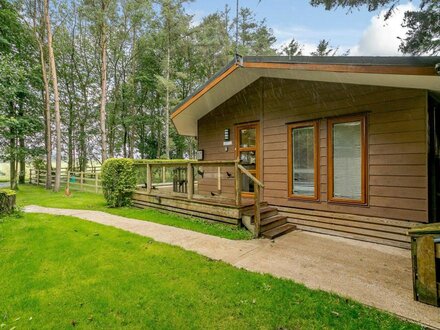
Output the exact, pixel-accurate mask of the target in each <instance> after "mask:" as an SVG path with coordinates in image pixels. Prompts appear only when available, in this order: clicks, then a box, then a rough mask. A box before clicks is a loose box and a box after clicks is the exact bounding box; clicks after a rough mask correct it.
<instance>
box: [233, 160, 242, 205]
mask: <svg viewBox="0 0 440 330" xmlns="http://www.w3.org/2000/svg"><path fill="white" fill-rule="evenodd" d="M234 177H235V205H236V206H241V172H240V169H239V168H238V162H235V165H234Z"/></svg>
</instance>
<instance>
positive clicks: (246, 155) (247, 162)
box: [240, 151, 256, 170]
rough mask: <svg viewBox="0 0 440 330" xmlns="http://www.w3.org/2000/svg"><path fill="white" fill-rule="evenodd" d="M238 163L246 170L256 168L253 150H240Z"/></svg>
mask: <svg viewBox="0 0 440 330" xmlns="http://www.w3.org/2000/svg"><path fill="white" fill-rule="evenodd" d="M240 164H241V165H243V166H244V167H245V168H246V169H248V170H255V169H256V154H255V151H242V152H240Z"/></svg>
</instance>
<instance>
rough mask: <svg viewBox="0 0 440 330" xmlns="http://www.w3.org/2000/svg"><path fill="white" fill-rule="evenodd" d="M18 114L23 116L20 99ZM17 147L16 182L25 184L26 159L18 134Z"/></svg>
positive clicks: (21, 140) (21, 137)
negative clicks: (18, 170) (18, 168)
mask: <svg viewBox="0 0 440 330" xmlns="http://www.w3.org/2000/svg"><path fill="white" fill-rule="evenodd" d="M18 115H19V116H20V117H23V116H24V110H23V100H20V105H19V110H18ZM18 147H19V154H18V157H17V161H18V162H19V164H20V172H19V173H18V183H19V184H25V176H26V161H25V153H24V147H25V143H24V136H23V135H22V134H20V136H19V138H18Z"/></svg>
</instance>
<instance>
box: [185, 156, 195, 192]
mask: <svg viewBox="0 0 440 330" xmlns="http://www.w3.org/2000/svg"><path fill="white" fill-rule="evenodd" d="M186 177H187V179H186V180H187V182H188V187H187V194H188V199H192V198H193V195H194V168H193V165H192V164H191V163H188V165H187V170H186Z"/></svg>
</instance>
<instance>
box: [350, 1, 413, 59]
mask: <svg viewBox="0 0 440 330" xmlns="http://www.w3.org/2000/svg"><path fill="white" fill-rule="evenodd" d="M408 10H417V8H416V7H415V6H414V5H413V4H412V3H408V4H405V5H399V6H397V7H396V8H395V10H394V12H393V15H392V16H391V17H390V18H389V19H388V20H386V21H384V16H385V14H386V12H387V10H382V11H381V12H380V14H379V15H378V16H374V17H373V18H371V21H370V25H369V26H368V28H367V29H366V30H365V31H364V33H363V35H362V37H361V39H360V40H359V42H358V44H357V45H355V46H353V47H351V52H350V55H358V56H359V55H388V56H392V55H402V53H400V52H399V44H400V40H399V39H398V37H401V38H402V37H405V34H406V32H407V29H406V28H404V27H402V22H403V17H404V14H405V12H406V11H408Z"/></svg>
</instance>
